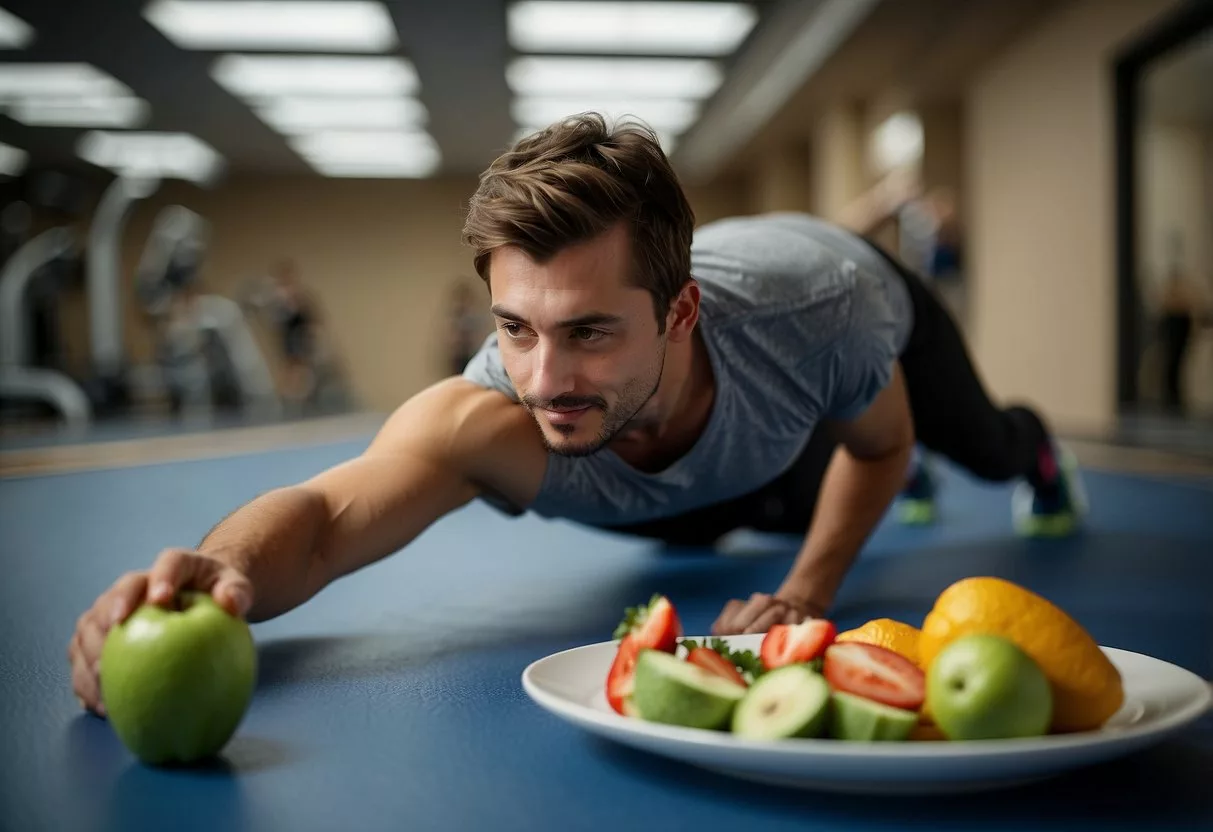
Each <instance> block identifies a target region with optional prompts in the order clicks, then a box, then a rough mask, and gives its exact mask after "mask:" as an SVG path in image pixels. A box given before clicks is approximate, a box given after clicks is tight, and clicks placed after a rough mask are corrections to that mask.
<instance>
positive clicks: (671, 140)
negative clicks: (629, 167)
mask: <svg viewBox="0 0 1213 832" xmlns="http://www.w3.org/2000/svg"><path fill="white" fill-rule="evenodd" d="M543 129H544V128H542V127H519V128H518V130H517V131H515V133H514V141H515V142H520V141H522V140H523V139H525V138H528V137H530V136H533V135H535V134H536V133H538V132H539V131H541V130H543ZM653 132H654V133H656V134H657V141H658V143H659V144H660V145H661V149H662V150H664V151H665V152H666V154H667V155H668V154H670V153H673V152H674V147H675V145H677V144H678V139H677V138H676V137H675V136H674V135H673V134H672V133H668V132H666V131H663V130H654V131H653Z"/></svg>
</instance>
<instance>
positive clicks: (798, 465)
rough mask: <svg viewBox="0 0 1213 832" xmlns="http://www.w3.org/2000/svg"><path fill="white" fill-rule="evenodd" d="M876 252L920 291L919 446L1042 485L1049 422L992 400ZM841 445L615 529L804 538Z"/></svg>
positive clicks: (905, 359)
mask: <svg viewBox="0 0 1213 832" xmlns="http://www.w3.org/2000/svg"><path fill="white" fill-rule="evenodd" d="M872 245H873V247H874V248H876V250H877V251H879V252H880V254H881V255H882V256H884V258H885V259H886V260H887V261H888V262H889V263H891V264H892V265H893V267H894V268H896V270H897V273H898V274H900V275H901V276H902V278H903V279H904V280H905V283H906V285H907V286H908V287H909V290H910V298H911V300H912V303H913V307H914V327H913V330H912V332H911V334H910V338H909V341H908V343H907V344H906V347H905V349H904V350H903V351H902V354H901V367H902V372H903V373H904V375H905V381H906V388H907V391H908V395H909V399H910V408H911V410H912V412H913V417H914V430H915V433H916V435H917V439H918V442H919V444H920V445H922V446H923V447H925V448H926V449H928V450H929V451H931V452H933V453H936V454H938V455H940V456H943V457H945V458H947V459H949V460H951V461H952V462H954V463H955V464H957V465H958V466H960V467H961V468H963V469H965V470H967V471H968V472H970V473H971V474H973V475H974V476H976V477H979V478H981V479H984V480H989V481H992V482H1005V481H1008V480H1011V479H1015V478H1017V477H1029V478H1032V477H1034V476H1035V474H1036V469H1037V462H1038V455H1039V451H1040V448H1041V446H1042V445H1043V444H1044V442H1045V441H1046V439H1047V436H1048V434H1047V431H1046V428H1045V426H1044V423H1043V422H1042V421H1041V419H1040V417H1039V416H1037V415H1036V414H1035V413H1034V412H1033V411H1031V410H1030V409H1028V408H1026V407H1008V408H1005V409H1003V408H1000V407H998V406H997V405H995V404H994V403H993V402H992V401H991V400H990V397H989V395H988V394H987V393H986V390H985V388H984V386H983V385H982V383H981V379H980V378H978V376H977V372H976V370H975V369H974V368H973V363H972V361H971V360H970V358H969V352H968V348H967V347H966V346H965V343H964V339H963V338H962V337H961V334H960V331H959V330H958V329H957V327H956V323H955V321H953V320H952V316H951V315H950V314H949V313H948V311H947V309H946V308H944V306H943V304H942V303H940V301H939V299H938V298H937V297H936V296H935V294H934V292H933V291H932V290H931V289H930V288H929V287H928V286H927V285H926V284H925V283H924V282H923V281H922V279H921V278H919V277H918V276H917V275H915V274H913V273H912V272H910V271H909V270H908V269H906V268H905V267H904V266H902V265H901V264H900V263H898V262H897V261H895V260H894V259H893V258H892V257H890V256H889V255H888V254H887V253H886V252H884V251H883V250H882V249H880V247H879V246H876V245H875V244H872ZM836 446H837V440H836V439H835V438H834V437H832V436H831V435H830V429H829V426H828V425H822V426H820V427H819V428H818V429H817V430H816V431H814V432H813V435H812V436H811V437H810V439H809V442H808V445H807V446H806V447H805V449H804V451H803V452H802V453H801V455H800V457H799V458H797V460H796V461H795V462H794V463H793V464H792V466H791V467H790V468H789V469H788V470H787V471H786V472H784V473H783V474H781V475H780V476H779V477H777V478H776V479H775V480H773V481H772V482H770V483H768V484H767V485H765V486H763V487H762V488H760V489H758V490H757V491H754V492H752V493H750V494H746V495H743V496H741V497H738V498H736V499H733V500H729V501H726V502H723V503H717V504H715V505H711V506H706V507H704V508H700V509H695V510H693V511H690V512H687V513H685V514H681V515H677V516H674V517H668V518H661V519H658V520H653V521H649V522H645V523H637V524H633V525H628V526H616V527H611V529H610V530H611V531H615V532H621V533H624V534H632V535H637V536H641V537H648V538H656V539H659V540H662V541H665V542H666V543H668V544H671V545H684V546H702V545H707V544H710V543H712V542H713V541H715V540H716V539H717V538H719V537H721V536H723V535H724V534H727V533H728V532H730V531H732V530H734V529H738V528H750V529H756V530H758V531H766V532H780V533H793V534H803V533H804V532H805V531H807V529H808V527H809V523H810V521H811V520H812V516H813V511H814V509H815V508H816V505H817V493H818V490H819V488H820V486H821V481H822V478H823V477H824V475H825V471H826V468H827V466H828V465H829V464H830V460H831V459H832V457H833V455H834V450H835V447H836Z"/></svg>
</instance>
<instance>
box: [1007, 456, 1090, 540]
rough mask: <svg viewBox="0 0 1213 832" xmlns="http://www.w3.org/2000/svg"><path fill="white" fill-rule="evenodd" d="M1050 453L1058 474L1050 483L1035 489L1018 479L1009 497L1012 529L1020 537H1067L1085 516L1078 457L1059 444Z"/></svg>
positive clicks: (1086, 505) (1084, 491) (1086, 507)
mask: <svg viewBox="0 0 1213 832" xmlns="http://www.w3.org/2000/svg"><path fill="white" fill-rule="evenodd" d="M1054 457H1055V458H1056V460H1057V470H1058V476H1057V480H1056V482H1055V483H1054V484H1053V485H1051V486H1049V487H1047V488H1041V489H1039V490H1038V489H1035V488H1033V487H1032V485H1031V484H1030V483H1027V482H1021V483H1020V484H1019V486H1018V487H1017V488H1016V489H1015V493H1014V494H1013V495H1012V497H1011V516H1012V519H1013V521H1014V523H1015V530H1016V532H1017V533H1019V534H1020V535H1023V536H1024V537H1067V536H1069V535H1071V534H1074V533H1075V532H1076V531H1078V529H1079V527H1080V526H1081V525H1082V521H1083V518H1085V517H1086V514H1087V509H1088V502H1087V494H1086V489H1085V487H1084V486H1083V482H1082V477H1081V475H1080V473H1079V470H1078V460H1077V459H1075V457H1074V455H1073V454H1072V453H1070V452H1069V451H1068V450H1066V449H1065V448H1063V447H1061V446H1059V445H1054Z"/></svg>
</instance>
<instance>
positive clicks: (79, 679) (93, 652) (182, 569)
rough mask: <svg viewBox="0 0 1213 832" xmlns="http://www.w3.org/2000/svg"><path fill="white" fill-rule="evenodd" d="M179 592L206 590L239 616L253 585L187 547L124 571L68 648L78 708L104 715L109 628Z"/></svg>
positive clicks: (163, 603)
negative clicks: (102, 671) (103, 667)
mask: <svg viewBox="0 0 1213 832" xmlns="http://www.w3.org/2000/svg"><path fill="white" fill-rule="evenodd" d="M184 589H196V590H201V591H203V592H209V593H210V594H211V596H212V597H213V598H214V599H215V602H216V603H217V604H219V606H221V607H223V608H224V609H225V610H227V611H228V612H229V613H231V614H232V615H236V616H241V617H243V616H244V615H245V614H247V613H248V610H249V607H251V606H252V603H253V585H252V583H251V582H250V581H249V579H248V578H247V577H245V576H244V575H243V574H242V573H240V572H238V571H237V570H236V569H234V568H232V567H231V566H229V565H228V564H226V563H224V562H222V561H219V560H216V559H215V558H212V557H208V556H206V555H203V554H200V553H198V552H192V551H189V550H187V549H168V550H166V551H165V552H163V553H162V554H161V555H160V557H158V558H157V559H156V561H155V563H153V564H152V567H151V569H148V570H144V571H139V572H130V573H128V574H126V575H124V576H122V577H121V578H119V579H118V580H117V581H115V582H114V584H113V585H112V586H111V587H110V588H109V589H107V590H106V591H105V592H104V593H102V595H101V597H99V598H98V599H97V600H96V601H95V602H94V603H93V605H92V607H90V608H89V609H88V611H87V612H85V613H84V615H82V616H80V618H79V620H78V621H77V622H76V631H75V634H74V635H73V636H72V640H71V643H70V644H69V645H68V649H67V656H68V660H69V661H70V662H71V665H72V689H73V690H74V691H75V692H76V696H77V698H79V700H80V704H81V706H82V707H83V708H86V709H87V710H90V711H92V712H93V713H96V714H98V715H100V716H104V715H105V705H104V703H102V701H101V685H100V659H101V648H102V647H103V646H104V645H105V637H106V635H107V634H108V633H109V631H110V628H112V627H113V626H114V625H116V624H119V623H121V622H123V621H125V620H126V619H127V618H128V617H130V615H131V613H133V612H134V611H135V610H137V609H138V608H139V607H141V606H143V605H144V604H157V605H159V606H162V607H167V606H169V604H171V603H172V601H173V598H174V597H176V595H177V593H178V592H180V591H181V590H184Z"/></svg>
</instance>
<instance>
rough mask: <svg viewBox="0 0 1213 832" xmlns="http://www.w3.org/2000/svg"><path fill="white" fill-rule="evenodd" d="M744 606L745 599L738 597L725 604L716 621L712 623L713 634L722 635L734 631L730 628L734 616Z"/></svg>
mask: <svg viewBox="0 0 1213 832" xmlns="http://www.w3.org/2000/svg"><path fill="white" fill-rule="evenodd" d="M744 606H745V601H738V600H737V599H736V598H734V599H733V600H731V601H729V602H728V603H727V604H725V605H724V609H723V610H721V612H720V615H719V616H718V617H717V618H716V621H715V622H713V623H712V635H715V636H722V635H726V634H728V633H731V632H734V631H733V630H730V629H729V627H731V626H732V623H733V616H734V615H736V614H737V611H738V610H740V609H741V608H742V607H744Z"/></svg>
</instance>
